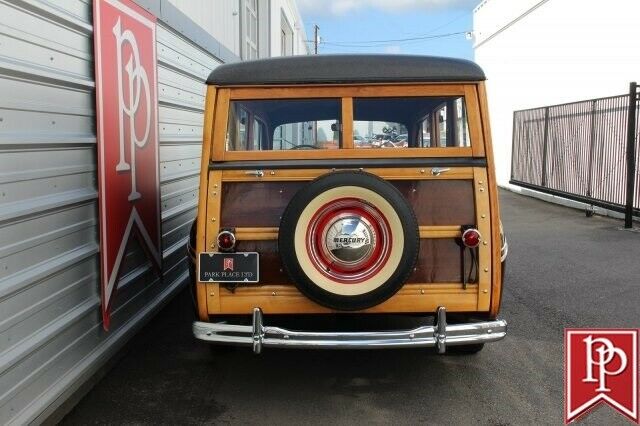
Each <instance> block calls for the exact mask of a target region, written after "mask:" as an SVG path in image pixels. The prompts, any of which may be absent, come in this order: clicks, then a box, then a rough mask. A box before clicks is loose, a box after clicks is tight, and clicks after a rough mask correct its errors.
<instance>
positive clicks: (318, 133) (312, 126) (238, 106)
mask: <svg viewBox="0 0 640 426" xmlns="http://www.w3.org/2000/svg"><path fill="white" fill-rule="evenodd" d="M341 109H342V107H341V101H340V99H300V100H298V99H278V100H255V101H253V100H250V101H231V103H230V107H229V125H228V128H227V146H226V148H227V151H254V150H263V151H280V150H296V149H331V148H339V147H340V129H341V122H340V118H341ZM249 123H252V125H251V126H250V125H249Z"/></svg>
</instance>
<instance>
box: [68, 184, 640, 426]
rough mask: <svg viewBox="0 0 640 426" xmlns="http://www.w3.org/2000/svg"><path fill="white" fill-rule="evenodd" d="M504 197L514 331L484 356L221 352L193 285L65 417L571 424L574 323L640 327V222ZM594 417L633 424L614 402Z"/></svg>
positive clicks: (74, 420)
mask: <svg viewBox="0 0 640 426" xmlns="http://www.w3.org/2000/svg"><path fill="white" fill-rule="evenodd" d="M501 208H502V220H503V223H504V228H505V231H506V233H507V237H508V240H509V246H510V253H509V257H508V266H507V268H508V269H507V278H506V288H505V293H504V297H503V309H502V312H501V317H503V318H505V319H506V320H507V321H508V322H509V332H508V335H507V337H506V339H505V340H503V341H501V342H497V343H493V344H489V345H486V347H485V348H484V350H483V351H482V352H480V353H478V354H476V355H466V356H460V355H456V356H453V355H445V356H439V355H436V354H435V353H433V351H432V350H426V349H404V350H382V351H312V350H304V351H300V350H275V349H269V348H266V349H265V350H264V352H263V353H262V354H261V355H259V356H256V355H253V353H252V352H251V350H250V349H248V348H247V349H244V348H232V349H223V350H214V351H211V350H210V349H211V348H210V347H209V346H207V345H205V344H203V343H201V342H198V341H195V340H194V339H193V338H192V336H191V321H192V319H193V310H192V301H191V297H190V294H189V293H188V292H187V291H185V292H183V293H182V294H181V295H180V296H179V297H177V298H176V299H174V300H173V301H172V302H171V303H170V304H169V305H167V307H166V308H165V309H164V310H163V311H162V312H161V313H160V314H159V315H158V316H157V317H156V318H155V319H154V320H153V321H152V322H151V323H150V324H149V325H148V326H146V327H145V328H144V329H143V330H142V331H141V332H140V333H139V334H138V335H137V336H136V337H135V338H134V339H133V340H132V341H131V343H129V344H128V346H127V348H126V353H125V354H124V356H123V357H122V358H121V359H120V360H119V361H118V362H117V364H116V365H115V366H114V367H113V368H112V369H111V370H110V371H109V372H108V373H107V374H106V376H105V377H104V378H103V379H102V380H101V381H100V382H99V383H98V384H97V385H96V386H95V387H94V388H93V389H92V390H91V392H89V393H88V394H87V395H86V396H85V397H84V398H83V399H82V400H81V401H80V403H79V404H78V405H77V406H76V407H75V408H74V409H73V410H72V411H71V412H70V413H69V414H68V415H67V416H66V417H65V418H64V420H63V421H62V424H65V425H77V424H154V425H157V424H170V425H182V424H185V425H191V424H258V423H259V424H278V425H279V424H296V425H297V424H323V425H325V424H330V423H332V424H349V425H353V424H362V423H380V424H411V425H414V424H440V425H457V424H463V425H467V424H474V425H475V424H478V425H520V424H558V425H559V424H562V421H563V418H562V406H563V329H564V328H565V327H640V233H637V232H630V231H623V230H620V229H619V228H620V227H621V226H622V222H621V221H620V220H614V219H610V218H603V217H598V216H595V217H591V218H587V217H585V215H584V214H583V213H582V212H580V211H577V210H573V209H569V208H565V207H560V206H557V205H552V204H547V203H545V202H542V201H539V200H535V199H532V198H527V197H523V196H520V195H516V194H513V193H509V192H503V193H502V194H501ZM413 321H420V319H413ZM584 424H594V425H595V424H607V425H611V424H628V422H627V421H626V420H625V419H624V418H623V417H622V416H621V415H619V414H617V413H615V412H614V411H613V410H612V409H611V408H609V407H607V406H604V407H601V408H599V409H597V410H596V411H595V412H593V413H592V414H591V415H589V416H588V417H587V418H586V419H585V420H584Z"/></svg>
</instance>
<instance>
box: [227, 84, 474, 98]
mask: <svg viewBox="0 0 640 426" xmlns="http://www.w3.org/2000/svg"><path fill="white" fill-rule="evenodd" d="M464 87H465V85H464V84H428V83H425V84H407V85H363V86H358V85H350V86H347V85H341V86H320V85H318V86H295V87H292V86H284V87H283V86H280V87H273V86H272V87H232V88H231V89H230V90H231V96H230V99H232V100H235V99H299V98H309V99H313V98H316V99H318V98H344V97H352V98H356V97H362V98H371V97H374V98H380V97H416V96H463V95H464Z"/></svg>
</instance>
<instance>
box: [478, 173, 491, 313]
mask: <svg viewBox="0 0 640 426" xmlns="http://www.w3.org/2000/svg"><path fill="white" fill-rule="evenodd" d="M474 175H475V177H474V182H473V189H474V197H475V204H476V226H477V227H478V231H479V232H480V235H481V236H482V242H481V243H480V247H479V248H478V251H479V254H478V274H479V280H478V310H479V311H488V310H489V305H490V302H491V294H490V291H491V283H492V281H493V280H492V273H493V268H492V248H493V239H492V237H491V206H490V202H489V190H488V185H487V183H488V182H487V170H486V169H485V168H481V167H477V168H475V169H474Z"/></svg>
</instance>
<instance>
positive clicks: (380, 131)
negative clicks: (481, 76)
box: [353, 96, 470, 148]
mask: <svg viewBox="0 0 640 426" xmlns="http://www.w3.org/2000/svg"><path fill="white" fill-rule="evenodd" d="M353 117H354V122H353V140H354V145H355V147H356V148H430V147H467V146H470V140H469V128H468V124H467V113H466V109H465V103H464V98H463V97H455V96H451V97H415V98H414V97H408V98H361V99H354V101H353Z"/></svg>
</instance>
